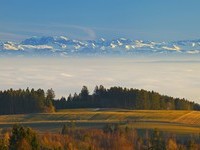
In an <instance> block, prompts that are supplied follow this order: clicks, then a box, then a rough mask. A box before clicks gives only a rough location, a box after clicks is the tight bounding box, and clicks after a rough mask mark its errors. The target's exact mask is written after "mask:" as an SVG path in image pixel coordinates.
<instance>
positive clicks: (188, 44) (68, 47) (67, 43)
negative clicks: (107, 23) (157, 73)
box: [0, 36, 200, 56]
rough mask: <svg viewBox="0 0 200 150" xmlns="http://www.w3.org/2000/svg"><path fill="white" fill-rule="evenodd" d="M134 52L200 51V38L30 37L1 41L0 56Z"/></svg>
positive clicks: (184, 52) (195, 52) (186, 52)
mask: <svg viewBox="0 0 200 150" xmlns="http://www.w3.org/2000/svg"><path fill="white" fill-rule="evenodd" d="M137 53H145V54H148V53H150V54H151V53H153V54H154V53H156V54H157V53H159V54H160V53H162V54H165V53H166V54H167V53H177V54H200V40H185V41H172V42H156V41H142V40H131V39H125V38H117V39H113V40H107V39H104V38H101V39H97V40H76V39H70V38H68V37H65V36H59V37H32V38H29V39H25V40H24V41H22V42H20V43H14V42H10V41H8V42H0V55H12V54H17V55H33V56H34V55H60V56H68V55H109V54H119V55H123V54H124V55H126V54H128V55H130V54H137Z"/></svg>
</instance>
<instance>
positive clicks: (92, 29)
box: [0, 0, 200, 41]
mask: <svg viewBox="0 0 200 150" xmlns="http://www.w3.org/2000/svg"><path fill="white" fill-rule="evenodd" d="M0 3H1V4H0V22H1V23H0V41H6V40H14V41H20V40H23V39H24V38H28V37H31V36H48V35H50V36H56V35H65V36H69V37H72V38H77V39H96V38H100V37H104V38H108V39H110V38H116V37H126V38H132V39H142V40H156V41H164V40H165V41H166V40H167V41H171V40H184V39H198V38H199V37H200V36H199V35H200V30H199V26H200V20H199V14H200V9H199V6H200V1H199V0H192V1H189V0H95V1H94V0H84V1H83V0H79V1H78V0H1V1H0Z"/></svg>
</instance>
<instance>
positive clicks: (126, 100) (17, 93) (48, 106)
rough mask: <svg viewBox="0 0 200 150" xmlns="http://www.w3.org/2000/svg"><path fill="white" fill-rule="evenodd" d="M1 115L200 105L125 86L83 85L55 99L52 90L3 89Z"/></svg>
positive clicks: (152, 108) (190, 107) (175, 108)
mask: <svg viewBox="0 0 200 150" xmlns="http://www.w3.org/2000/svg"><path fill="white" fill-rule="evenodd" d="M0 104H1V105H0V114H23V113H38V112H53V111H54V110H55V108H56V109H66V108H124V109H146V110H168V109H169V110H200V105H199V104H197V103H194V102H191V101H188V100H186V99H180V98H173V97H170V96H165V95H161V94H159V93H157V92H154V91H146V90H138V89H133V88H131V89H128V88H122V87H111V88H109V89H106V88H104V86H102V85H100V86H96V87H95V89H94V92H93V93H92V94H89V90H88V88H87V87H86V86H83V88H82V90H81V92H80V93H79V94H77V93H75V94H74V95H73V96H72V95H71V94H70V95H69V96H68V98H67V99H66V98H65V97H62V98H61V99H58V100H56V99H55V93H54V91H53V90H52V89H49V90H47V91H46V92H45V91H44V90H43V89H38V90H35V89H31V90H30V89H29V88H27V89H26V90H22V89H19V90H13V89H9V90H4V91H0Z"/></svg>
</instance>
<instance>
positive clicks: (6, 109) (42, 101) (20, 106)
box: [0, 88, 55, 115]
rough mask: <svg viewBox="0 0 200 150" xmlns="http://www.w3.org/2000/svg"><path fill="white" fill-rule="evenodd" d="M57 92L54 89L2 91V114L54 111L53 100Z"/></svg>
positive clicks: (0, 107) (0, 100) (0, 108)
mask: <svg viewBox="0 0 200 150" xmlns="http://www.w3.org/2000/svg"><path fill="white" fill-rule="evenodd" d="M54 97H55V93H54V91H53V90H52V89H49V90H47V92H46V93H45V92H44V90H42V89H38V90H34V89H31V90H29V88H27V89H26V90H22V89H19V90H13V89H9V90H5V91H0V103H1V105H0V114H1V115H2V114H26V113H38V112H54V111H55V109H54V106H53V104H52V101H53V99H54Z"/></svg>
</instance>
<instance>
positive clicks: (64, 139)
mask: <svg viewBox="0 0 200 150" xmlns="http://www.w3.org/2000/svg"><path fill="white" fill-rule="evenodd" d="M199 143H200V138H199V137H190V138H186V139H183V138H182V139H180V138H178V137H176V136H175V135H170V134H164V133H163V132H160V131H159V130H157V129H154V130H152V131H148V130H146V133H145V136H141V135H139V134H138V132H137V131H136V130H135V129H132V128H129V127H128V126H126V127H125V128H121V127H120V126H118V124H108V125H106V126H105V127H104V128H103V129H84V128H76V126H75V125H74V124H68V125H63V127H62V129H61V128H60V133H54V134H52V133H51V134H50V133H45V134H38V133H37V132H36V131H35V130H33V129H31V128H27V127H24V126H21V125H14V126H13V128H12V129H11V130H10V131H8V130H7V131H6V130H5V131H4V132H3V133H2V137H0V150H186V149H187V150H197V149H199V148H200V144H199Z"/></svg>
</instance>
